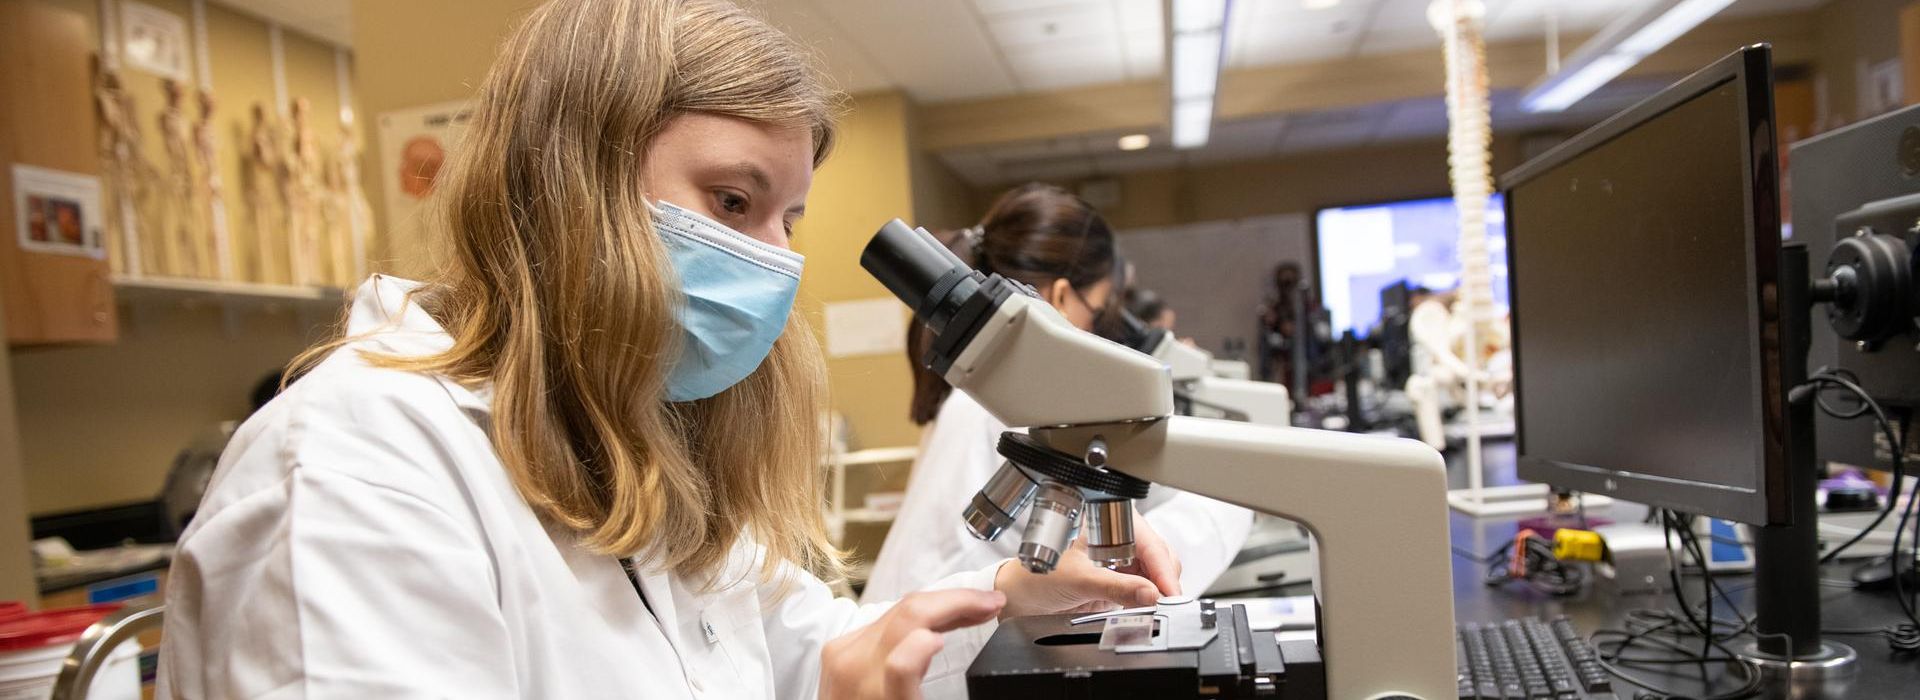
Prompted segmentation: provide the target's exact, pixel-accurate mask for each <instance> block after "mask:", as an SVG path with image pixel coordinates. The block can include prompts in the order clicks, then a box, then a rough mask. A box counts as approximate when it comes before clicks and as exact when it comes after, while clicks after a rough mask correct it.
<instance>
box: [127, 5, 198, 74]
mask: <svg viewBox="0 0 1920 700" xmlns="http://www.w3.org/2000/svg"><path fill="white" fill-rule="evenodd" d="M191 51H192V45H191V44H189V43H188V36H187V21H186V19H184V18H182V17H181V16H180V15H176V14H174V13H172V12H168V11H166V10H162V9H160V8H158V7H154V6H152V5H148V4H146V3H143V2H136V1H135V0H123V1H122V2H121V3H120V55H121V56H122V58H123V60H125V61H126V63H127V65H130V66H133V67H135V68H138V69H140V70H143V71H146V72H148V73H153V74H155V75H159V76H162V77H167V78H172V79H174V80H178V81H183V82H184V81H186V80H187V57H188V56H190V55H192V54H191Z"/></svg>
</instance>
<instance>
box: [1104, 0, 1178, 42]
mask: <svg viewBox="0 0 1920 700" xmlns="http://www.w3.org/2000/svg"><path fill="white" fill-rule="evenodd" d="M1112 2H1113V15H1114V18H1115V20H1116V21H1118V23H1119V28H1120V32H1121V33H1122V34H1135V33H1140V32H1146V33H1150V34H1159V33H1161V32H1164V31H1166V26H1167V22H1166V16H1165V15H1163V14H1162V9H1161V8H1163V7H1165V5H1164V4H1163V3H1164V2H1165V0H1112Z"/></svg>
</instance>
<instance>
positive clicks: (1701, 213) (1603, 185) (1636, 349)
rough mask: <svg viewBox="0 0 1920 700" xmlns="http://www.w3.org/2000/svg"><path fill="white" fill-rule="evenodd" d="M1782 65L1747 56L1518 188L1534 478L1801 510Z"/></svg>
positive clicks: (1761, 51) (1611, 126)
mask: <svg viewBox="0 0 1920 700" xmlns="http://www.w3.org/2000/svg"><path fill="white" fill-rule="evenodd" d="M1769 54H1770V51H1769V49H1768V48H1767V47H1765V46H1755V47H1749V48H1746V49H1743V50H1741V51H1739V52H1737V53H1735V54H1734V55H1732V56H1729V57H1727V58H1726V59H1724V60H1721V61H1719V62H1718V63H1715V64H1714V65H1712V66H1710V67H1708V68H1706V69H1705V70H1702V71H1700V72H1699V73H1696V74H1694V75H1692V76H1690V77H1688V78H1686V79H1684V80H1682V81H1681V82H1679V83H1676V84H1675V85H1673V86H1672V87H1670V88H1668V89H1667V90H1665V91H1663V92H1661V93H1660V94H1658V95H1655V96H1653V97H1651V98H1648V99H1647V100H1646V101H1644V102H1642V103H1640V104H1638V105H1636V106H1634V107H1632V108H1629V109H1628V110H1627V111H1625V112H1622V113H1621V114H1619V115H1617V116H1615V117H1613V118H1611V119H1609V120H1607V121H1606V122H1604V123H1602V124H1600V125H1599V126H1596V127H1594V128H1593V129H1590V130H1588V131H1587V132H1585V133H1582V134H1581V135H1579V136H1576V137H1574V138H1573V139H1571V140H1569V141H1568V142H1566V143H1565V144H1562V145H1561V146H1559V147H1557V148H1555V149H1554V150H1552V151H1550V152H1548V153H1547V154H1545V155H1543V156H1541V157H1540V158H1537V159H1535V160H1534V161H1532V162H1529V163H1527V164H1526V165H1524V166H1521V167H1520V168H1518V169H1516V170H1515V171H1513V172H1512V173H1509V174H1508V175H1506V176H1505V177H1504V178H1502V180H1501V189H1502V190H1503V191H1504V192H1505V194H1506V206H1507V229H1508V235H1509V237H1510V243H1509V245H1508V259H1509V269H1510V279H1511V285H1512V286H1511V298H1512V305H1513V306H1512V309H1513V337H1514V368H1515V384H1516V392H1517V407H1516V413H1517V416H1516V418H1517V421H1516V422H1517V427H1518V429H1519V460H1520V461H1519V474H1520V476H1521V477H1522V478H1524V479H1528V480H1532V481H1541V482H1547V483H1551V484H1554V485H1557V486H1561V487H1566V488H1572V489H1577V490H1581V491H1587V492H1592V493H1602V494H1608V495H1613V496H1617V497H1620V498H1625V499H1627V500H1632V501H1639V502H1643V503H1648V504H1652V505H1656V506H1661V507H1668V508H1676V509H1681V510H1686V511H1691V512H1696V513H1704V514H1708V515H1713V516H1718V517H1723V518H1728V519H1733V520H1739V521H1742V522H1747V523H1752V524H1768V523H1777V522H1780V521H1781V520H1782V519H1783V518H1784V517H1785V506H1784V500H1783V499H1784V496H1785V493H1784V490H1785V489H1784V488H1781V487H1780V486H1779V484H1781V483H1782V479H1783V477H1782V475H1783V474H1784V473H1785V464H1784V458H1783V452H1782V446H1783V444H1784V430H1785V421H1784V419H1783V418H1782V412H1781V407H1782V404H1781V401H1782V399H1783V397H1784V391H1783V390H1782V389H1781V387H1780V381H1779V378H1780V376H1781V374H1780V366H1779V364H1780V363H1779V359H1778V354H1777V348H1776V347H1775V346H1774V345H1773V344H1772V339H1773V338H1775V337H1777V329H1776V328H1774V327H1773V320H1772V319H1773V311H1772V310H1771V309H1770V308H1769V304H1770V303H1771V299H1770V295H1771V294H1772V293H1773V288H1774V285H1775V282H1774V276H1775V266H1776V259H1777V257H1778V253H1779V250H1780V205H1779V201H1778V195H1777V189H1778V185H1777V181H1778V177H1777V171H1778V165H1777V163H1778V159H1777V156H1776V148H1777V146H1776V143H1775V141H1774V132H1773V126H1772V124H1773V114H1772V111H1773V109H1772V102H1773V100H1772V80H1771V68H1770V58H1769Z"/></svg>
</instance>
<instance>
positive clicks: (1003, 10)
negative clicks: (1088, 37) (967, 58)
mask: <svg viewBox="0 0 1920 700" xmlns="http://www.w3.org/2000/svg"><path fill="white" fill-rule="evenodd" d="M1107 2H1108V0H973V6H974V8H975V9H977V10H979V11H980V15H981V16H983V17H994V16H997V15H1008V14H1018V13H1021V12H1026V11H1029V10H1045V9H1052V8H1055V7H1071V6H1075V5H1105V4H1107Z"/></svg>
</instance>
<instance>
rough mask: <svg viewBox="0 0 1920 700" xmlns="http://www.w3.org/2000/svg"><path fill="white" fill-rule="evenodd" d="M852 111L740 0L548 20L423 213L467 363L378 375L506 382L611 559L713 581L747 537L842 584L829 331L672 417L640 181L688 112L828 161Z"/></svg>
mask: <svg viewBox="0 0 1920 700" xmlns="http://www.w3.org/2000/svg"><path fill="white" fill-rule="evenodd" d="M840 99H841V97H840V96H839V95H838V93H836V92H834V91H833V90H832V89H831V88H829V87H827V86H826V85H825V84H823V82H822V80H821V79H820V77H819V76H818V73H816V72H815V70H814V69H813V67H812V65H811V64H810V63H809V61H808V60H807V56H806V54H805V53H804V52H803V51H802V50H801V49H800V48H799V47H798V46H796V45H795V44H794V43H792V41H791V40H789V39H788V38H787V37H785V36H783V35H782V34H780V33H779V32H778V31H777V30H775V29H773V28H772V27H770V26H768V25H767V24H765V23H764V22H762V21H760V20H759V19H757V18H755V17H753V16H751V15H749V14H747V13H746V12H744V11H742V10H740V9H739V8H736V7H734V6H732V5H730V4H726V3H723V2H717V1H710V0H554V1H553V2H549V3H547V4H545V5H543V6H541V7H540V8H538V9H536V10H534V11H533V13H532V14H531V15H530V16H529V17H528V18H527V20H526V21H525V23H524V24H523V25H522V26H520V27H519V29H518V30H516V31H515V32H514V33H513V34H512V36H511V37H510V38H508V39H507V41H506V43H505V44H504V45H503V46H502V48H501V51H500V56H499V58H498V60H497V61H496V62H495V63H494V65H493V68H492V70H491V71H490V72H489V73H488V75H487V78H486V81H485V82H484V83H483V84H482V85H481V87H480V93H479V97H478V99H477V101H476V104H475V109H474V114H473V120H472V122H471V124H470V125H469V127H468V130H467V133H466V135H465V136H464V139H463V141H462V142H461V145H460V147H459V148H458V149H457V151H456V152H455V153H454V154H453V155H452V157H451V159H450V161H449V163H448V169H447V170H446V171H444V172H443V173H442V176H443V179H442V181H441V182H440V183H439V185H437V186H436V188H435V193H434V194H433V195H432V197H431V198H430V200H429V202H428V205H427V206H428V208H429V209H428V212H427V216H428V217H430V218H429V221H430V222H432V224H431V225H432V226H434V227H435V229H436V233H437V234H438V235H441V236H444V237H445V238H446V240H445V241H443V242H444V243H445V244H446V248H447V249H448V252H449V253H450V255H449V256H448V257H449V260H448V261H447V262H446V263H445V265H444V267H443V269H442V271H441V272H440V273H439V274H438V275H437V276H436V278H435V279H433V280H432V281H431V282H429V283H428V284H427V285H426V286H425V287H423V288H422V289H421V290H420V292H419V294H418V295H417V296H418V298H419V301H420V302H421V304H422V305H423V306H424V307H425V308H426V309H427V310H428V311H429V313H431V314H432V315H433V316H434V317H435V318H436V319H437V320H439V321H440V323H441V324H442V325H443V326H445V327H446V329H447V331H448V332H449V333H450V334H452V336H453V338H454V343H453V347H452V348H450V349H448V350H447V351H446V352H443V353H441V354H438V355H431V356H421V357H394V356H378V357H373V358H371V360H372V361H373V362H374V363H375V364H377V365H380V366H385V367H390V368H398V369H405V370H411V371H418V372H424V373H431V374H438V375H443V376H447V377H450V378H453V379H455V380H458V381H461V382H463V383H469V384H479V383H484V382H489V381H490V382H492V384H493V399H492V400H493V431H492V435H493V445H494V449H495V451H496V452H498V454H499V457H500V461H501V463H502V464H503V465H505V467H506V470H507V473H508V474H509V476H511V478H512V480H513V483H514V485H515V486H516V487H517V488H518V489H519V492H520V494H521V495H522V496H523V497H524V498H525V499H526V501H527V503H528V504H529V505H531V506H532V507H533V509H534V511H535V512H536V513H538V514H539V515H540V516H541V517H542V518H544V519H545V520H547V521H549V522H551V523H555V524H558V525H561V526H564V527H566V528H568V529H570V530H572V531H574V532H576V533H578V534H579V535H580V536H581V538H582V542H583V544H584V545H585V546H587V547H588V548H590V549H592V550H594V551H596V552H600V553H605V554H611V555H615V556H627V555H634V554H644V555H645V556H646V557H647V558H649V559H652V560H654V561H656V562H660V563H662V564H663V565H664V566H666V567H667V568H669V569H670V570H672V571H674V572H676V573H679V574H682V575H688V576H694V577H699V578H702V579H704V580H705V581H707V583H708V584H712V583H714V582H715V578H714V577H715V576H717V575H718V574H719V573H720V570H721V567H722V566H723V565H724V564H725V563H726V561H727V555H728V552H729V551H730V550H731V549H732V548H733V546H734V545H735V544H736V543H737V540H739V538H740V537H741V536H742V535H746V536H748V537H750V538H752V540H753V541H754V542H756V543H757V544H759V545H761V546H763V547H765V549H766V556H765V558H764V559H763V560H762V562H761V567H760V568H759V569H758V572H759V574H760V576H761V579H762V580H768V579H770V578H771V576H772V574H773V573H774V572H776V571H778V567H779V565H780V564H781V563H792V564H794V565H797V566H798V567H800V568H802V569H804V570H807V571H810V572H812V573H814V574H816V575H819V576H820V577H821V578H823V579H827V580H829V581H833V580H837V579H838V578H839V577H840V576H841V574H842V571H843V569H842V564H841V560H840V555H841V553H840V552H839V551H837V550H836V549H835V548H834V547H833V546H832V544H831V543H830V541H829V540H828V538H827V536H826V528H825V523H824V519H823V513H822V508H821V506H822V503H823V498H824V491H823V487H822V472H821V468H820V460H821V457H822V455H823V453H824V448H823V445H822V441H823V440H822V437H823V436H822V434H821V432H822V431H821V430H820V428H819V425H820V418H819V417H820V415H821V411H822V405H823V403H824V400H825V393H826V388H825V374H826V373H825V368H824V362H823V360H822V359H821V353H820V349H819V347H818V344H817V343H816V341H815V339H814V335H813V332H812V331H811V329H809V328H808V327H807V324H806V322H805V321H804V319H802V318H801V317H800V316H799V315H797V314H796V315H794V316H793V317H792V319H791V320H790V321H789V322H788V324H787V328H786V331H785V332H784V333H783V334H782V335H781V336H780V339H779V341H778V342H776V343H775V344H774V347H773V351H772V353H771V354H770V355H769V356H768V357H767V359H766V361H765V362H763V363H762V364H761V366H760V368H759V369H758V370H756V371H755V372H754V373H753V374H752V375H751V376H749V377H748V378H747V379H745V380H744V381H742V382H740V383H739V384H737V385H735V386H733V387H732V388H729V389H727V390H726V391H723V392H721V393H720V394H719V395H717V396H714V397H712V398H710V399H705V400H701V401H694V402H690V403H669V402H666V401H665V400H664V398H663V397H664V395H665V383H666V375H667V370H668V368H670V367H671V366H672V364H673V361H674V359H675V358H674V356H675V352H676V350H677V349H678V347H679V340H680V337H681V332H682V331H681V329H680V328H679V326H678V324H677V322H676V321H675V320H674V315H673V310H674V308H675V306H676V305H677V304H678V303H680V298H679V296H678V289H677V282H676V281H675V276H674V273H673V268H672V266H671V262H670V261H669V259H668V258H667V254H666V251H665V249H664V247H663V246H662V244H661V242H660V240H659V238H658V237H657V236H656V234H655V232H654V228H653V224H652V222H651V220H650V219H649V216H648V209H647V205H646V201H645V200H644V198H643V189H642V182H643V178H644V175H645V172H646V167H645V158H646V153H647V148H648V145H649V143H650V142H651V141H652V139H653V137H654V136H655V135H656V134H658V133H659V132H660V130H661V129H662V127H663V126H664V125H665V124H666V123H667V122H668V121H669V120H670V119H672V118H673V117H674V116H676V115H679V114H684V113H696V112H697V113H705V114H714V115H721V116H728V117H736V118H740V119H746V120H750V121H753V122H758V123H763V124H770V125H775V126H780V127H801V128H807V129H810V130H811V132H812V134H813V141H814V154H815V155H814V162H815V164H816V165H817V164H818V163H819V162H820V160H821V159H822V158H824V157H825V155H826V153H827V151H828V149H829V147H830V145H831V143H832V138H833V120H834V116H835V114H836V112H837V109H838V104H839V100H840ZM339 342H340V341H336V343H335V345H337V344H338V343H339ZM326 349H328V348H324V347H323V348H316V349H315V350H314V351H311V352H310V354H324V350H326ZM743 575H744V572H743Z"/></svg>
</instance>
